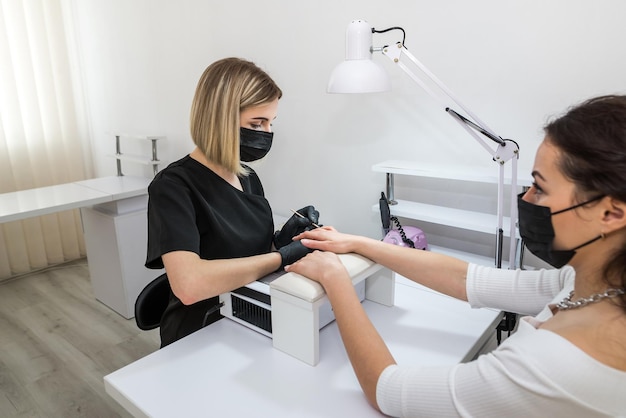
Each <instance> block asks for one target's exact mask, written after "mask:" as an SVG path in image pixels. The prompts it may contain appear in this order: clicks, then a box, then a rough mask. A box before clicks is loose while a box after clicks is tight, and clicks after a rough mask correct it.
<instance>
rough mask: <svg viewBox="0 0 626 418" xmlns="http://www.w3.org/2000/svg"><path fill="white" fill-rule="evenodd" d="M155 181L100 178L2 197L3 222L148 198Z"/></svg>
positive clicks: (1, 220) (0, 201) (0, 197)
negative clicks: (133, 198) (150, 186)
mask: <svg viewBox="0 0 626 418" xmlns="http://www.w3.org/2000/svg"><path fill="white" fill-rule="evenodd" d="M150 181H151V179H147V178H143V177H129V176H122V177H100V178H95V179H91V180H83V181H76V182H72V183H65V184H59V185H56V186H48V187H38V188H35V189H28V190H20V191H18V192H11V193H2V194H0V223H4V222H11V221H17V220H20V219H27V218H30V217H33V216H40V215H47V214H50V213H56V212H61V211H64V210H69V209H78V208H82V207H86V206H93V205H98V204H103V203H109V202H114V201H117V200H120V199H127V198H131V197H135V196H141V195H146V194H147V193H148V191H147V188H148V185H149V184H150Z"/></svg>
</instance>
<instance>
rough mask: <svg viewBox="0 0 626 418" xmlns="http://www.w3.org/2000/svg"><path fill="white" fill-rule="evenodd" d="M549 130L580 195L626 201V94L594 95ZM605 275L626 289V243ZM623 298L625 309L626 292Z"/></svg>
mask: <svg viewBox="0 0 626 418" xmlns="http://www.w3.org/2000/svg"><path fill="white" fill-rule="evenodd" d="M544 130H545V133H546V141H548V142H550V143H551V144H553V145H555V146H556V147H557V148H559V150H560V151H561V152H562V154H561V158H560V159H559V161H558V164H559V168H560V170H561V172H562V173H563V174H564V175H565V177H567V178H569V179H570V180H572V181H573V182H574V183H575V184H576V191H577V193H579V194H580V195H581V199H587V198H590V197H593V196H598V195H604V196H610V197H613V198H615V199H617V200H620V201H622V202H626V96H618V95H611V96H600V97H595V98H593V99H589V100H587V101H585V102H583V103H581V104H579V105H577V106H575V107H572V108H570V109H569V110H568V111H567V113H566V114H565V115H563V116H561V117H559V118H557V119H555V120H554V121H552V122H550V123H548V124H547V125H546V127H545V128H544ZM604 277H605V280H607V282H609V285H611V286H616V285H618V283H619V286H621V287H622V289H624V290H626V243H625V244H623V246H622V248H618V249H616V250H615V252H614V254H613V256H612V257H611V258H610V259H609V261H608V262H607V264H606V265H605V266H604ZM616 281H619V282H617V283H616ZM621 302H622V303H621V304H622V307H624V309H625V310H626V296H623V297H622V298H621Z"/></svg>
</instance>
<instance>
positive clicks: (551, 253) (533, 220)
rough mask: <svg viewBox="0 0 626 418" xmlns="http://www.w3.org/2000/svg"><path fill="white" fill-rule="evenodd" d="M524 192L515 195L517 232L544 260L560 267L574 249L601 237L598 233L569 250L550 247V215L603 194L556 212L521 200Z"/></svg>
mask: <svg viewBox="0 0 626 418" xmlns="http://www.w3.org/2000/svg"><path fill="white" fill-rule="evenodd" d="M522 196H524V193H520V194H519V195H518V196H517V211H518V214H519V233H520V235H521V237H522V239H523V240H524V244H526V248H528V250H529V251H530V252H531V253H533V254H534V255H536V256H537V257H539V258H540V259H542V260H543V261H545V262H546V263H548V264H550V265H551V266H554V267H556V268H561V267H563V266H564V265H565V264H567V263H568V261H570V260H571V259H572V257H574V254H576V250H577V249H579V248H582V247H584V246H585V245H589V244H591V243H592V242H595V241H597V240H599V239H600V238H602V235H598V236H597V237H596V238H593V239H591V240H589V241H587V242H585V243H583V244H581V245H579V246H578V247H575V248H572V249H571V250H555V249H553V248H552V243H553V242H554V227H553V226H552V216H553V215H558V214H559V213H563V212H567V211H569V210H572V209H576V208H577V207H579V206H582V205H586V204H587V203H590V202H594V201H596V200H599V199H602V198H603V197H604V195H602V196H597V197H594V198H593V199H590V200H587V201H586V202H583V203H579V204H577V205H574V206H571V207H569V208H565V209H562V210H559V211H556V212H554V213H553V212H550V208H549V207H547V206H539V205H533V204H532V203H528V202H526V201H525V200H522Z"/></svg>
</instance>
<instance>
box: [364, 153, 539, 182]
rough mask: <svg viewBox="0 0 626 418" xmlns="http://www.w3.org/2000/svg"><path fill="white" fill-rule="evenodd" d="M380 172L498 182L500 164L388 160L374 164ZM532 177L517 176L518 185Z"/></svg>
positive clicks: (506, 177)
mask: <svg viewBox="0 0 626 418" xmlns="http://www.w3.org/2000/svg"><path fill="white" fill-rule="evenodd" d="M372 170H373V171H376V172H379V173H390V174H401V175H404V176H414V177H427V178H435V179H444V180H461V181H473V182H477V183H489V184H498V173H499V170H498V166H497V165H496V164H495V163H494V164H493V166H492V167H479V166H469V165H454V166H442V165H441V164H424V163H418V162H415V161H402V160H387V161H383V162H381V163H378V164H374V165H373V166H372ZM508 172H510V170H507V169H505V176H504V182H505V184H511V176H510V174H509V173H508ZM532 181H533V180H532V177H530V176H520V175H519V174H518V176H517V185H518V186H527V187H530V186H531V184H532Z"/></svg>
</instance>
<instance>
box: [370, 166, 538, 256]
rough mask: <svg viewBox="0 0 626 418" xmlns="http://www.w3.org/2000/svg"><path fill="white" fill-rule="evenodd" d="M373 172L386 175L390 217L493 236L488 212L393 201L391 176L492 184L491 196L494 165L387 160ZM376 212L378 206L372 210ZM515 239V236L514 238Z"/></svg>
mask: <svg viewBox="0 0 626 418" xmlns="http://www.w3.org/2000/svg"><path fill="white" fill-rule="evenodd" d="M372 170H373V171H375V172H381V173H385V174H386V190H385V193H386V195H387V198H388V199H389V200H393V201H395V202H396V203H395V204H391V205H390V206H389V207H390V210H391V215H392V216H398V217H402V218H408V219H415V220H419V221H422V222H429V223H433V224H437V225H445V226H448V227H452V228H460V229H463V230H467V231H473V232H477V233H485V234H493V235H494V240H495V233H496V229H497V225H498V220H497V216H496V215H495V214H491V213H485V212H481V211H475V210H471V209H465V208H464V209H459V208H453V207H449V206H441V205H433V204H429V203H424V202H419V201H410V200H402V199H395V190H394V187H395V176H398V175H401V176H413V177H424V178H431V179H443V180H449V181H451V182H476V183H487V184H493V186H494V187H493V190H494V192H493V193H494V194H496V193H497V183H498V167H497V166H496V165H495V164H494V165H493V167H492V168H484V167H480V168H478V167H470V166H442V165H429V164H424V163H417V162H412V161H401V160H388V161H384V162H381V163H378V164H375V165H374V166H372ZM510 183H511V180H510V178H506V177H505V184H509V185H510ZM517 183H518V187H519V191H521V190H522V189H521V188H522V187H525V186H526V187H528V186H530V185H531V183H532V179H531V178H527V177H521V178H520V177H518V179H517ZM372 209H373V210H374V211H378V210H379V208H378V204H376V205H374V206H373V208H372ZM510 222H511V220H510V218H508V217H505V218H504V221H503V232H504V236H505V237H506V236H508V235H509V225H510ZM518 238H519V236H517V237H516V239H518ZM431 250H433V251H437V252H443V253H448V254H450V255H454V256H455V257H458V258H461V259H464V260H466V261H471V262H475V263H479V264H484V265H494V260H495V259H494V258H490V257H485V256H480V255H477V254H474V253H471V252H463V251H458V250H454V249H450V248H444V247H437V246H431Z"/></svg>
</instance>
